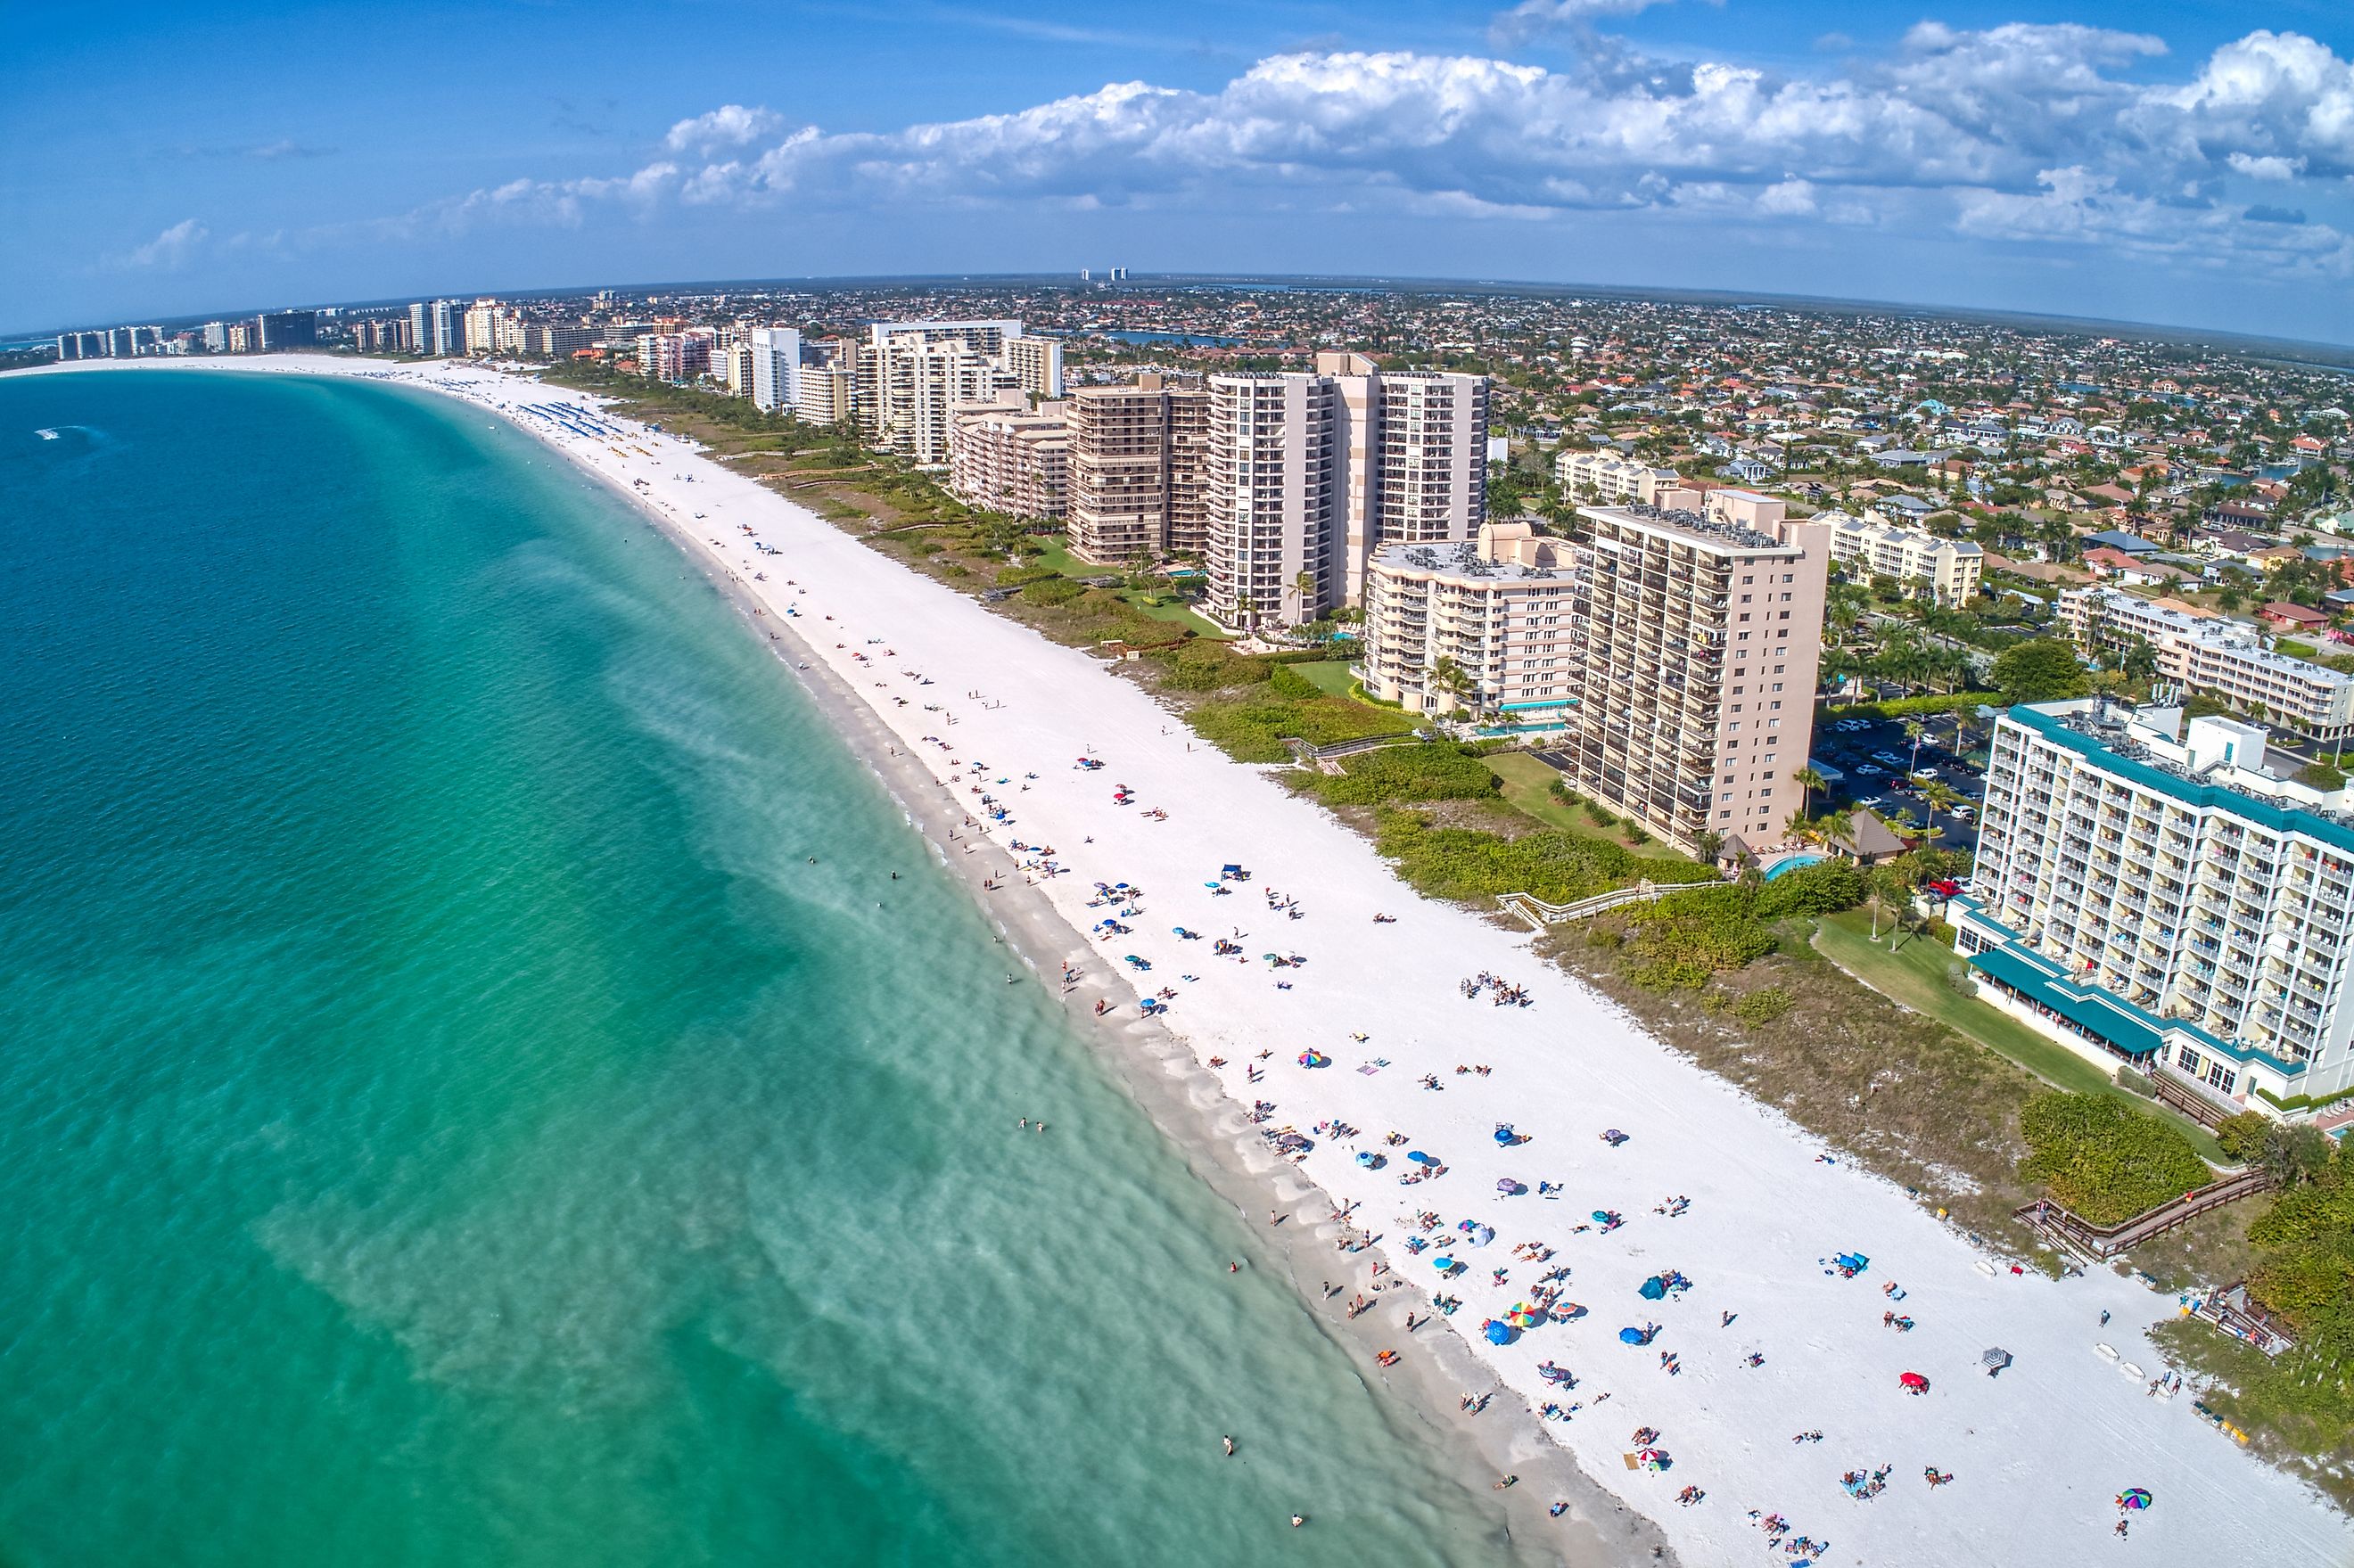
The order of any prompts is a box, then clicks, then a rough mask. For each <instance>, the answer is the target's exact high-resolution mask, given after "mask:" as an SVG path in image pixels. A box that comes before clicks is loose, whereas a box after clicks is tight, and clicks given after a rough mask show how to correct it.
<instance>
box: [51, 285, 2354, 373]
mask: <svg viewBox="0 0 2354 1568" xmlns="http://www.w3.org/2000/svg"><path fill="white" fill-rule="evenodd" d="M1154 283H1159V284H1160V285H1161V286H1163V287H1173V288H1194V289H1201V288H1207V289H1227V290H1235V291H1246V290H1249V289H1252V288H1270V287H1300V286H1305V287H1307V288H1310V289H1311V290H1312V289H1331V290H1341V289H1354V290H1359V291H1380V292H1387V293H1398V294H1416V293H1440V292H1449V291H1475V292H1480V293H1486V294H1490V295H1496V296H1505V297H1515V298H1539V299H1543V298H1572V297H1577V296H1585V295H1591V296H1594V297H1596V298H1601V299H1610V300H1617V301H1650V302H1659V303H1662V304H1691V305H1735V306H1739V305H1759V306H1769V307H1776V308H1781V309H1789V310H1799V311H1807V312H1813V313H1826V314H1838V315H1875V314H1885V315H1898V316H1905V317H1911V318H1925V319H1932V320H1943V321H1952V322H1958V323H1972V322H1980V323H1989V324H1995V325H2006V326H2018V325H2021V324H2025V323H2041V324H2043V325H2045V326H2046V327H2048V328H2049V329H2051V330H2057V331H2064V332H2069V333H2073V334H2079V335H2090V336H2110V337H2114V336H2121V335H2130V336H2132V337H2136V338H2139V339H2142V340H2145V341H2149V342H2158V343H2178V344H2179V343H2191V344H2210V345H2215V346H2225V345H2230V346H2233V347H2235V348H2237V349H2239V350H2240V351H2243V352H2248V351H2266V350H2270V351H2278V350H2296V351H2300V352H2302V353H2309V354H2310V353H2317V354H2321V355H2327V356H2328V357H2327V358H2326V359H2323V360H2319V361H2312V360H2296V361H2295V362H2296V363H2301V364H2306V365H2308V366H2310V367H2311V368H2314V369H2317V370H2324V371H2335V372H2354V344H2337V343H2327V342H2323V341H2320V340H2317V339H2307V338H2295V337H2283V336H2278V335H2274V334H2256V333H2245V332H2232V331H2228V330H2226V329H2223V328H2220V327H2192V326H2175V325H2168V324H2166V323H2158V322H2136V321H2123V320H2115V319H2111V318H2106V317H2099V316H2072V315H2062V314H2059V313H2053V312H2048V311H2027V310H2009V309H2002V308H1998V307H1993V306H1984V305H1943V304H1935V303H1931V302H1917V301H1896V300H1872V299H1856V298H1848V297H1842V296H1837V295H1829V294H1783V293H1771V292H1763V291H1739V290H1730V289H1685V288H1669V287H1644V286H1638V285H1635V284H1628V283H1556V282H1544V281H1534V280H1520V279H1499V278H1428V277H1409V276H1395V277H1393V276H1384V275H1380V274H1345V273H1317V272H1265V273H1262V272H1146V273H1137V272H1134V271H1130V272H1129V273H1128V275H1127V276H1126V277H1124V278H1123V279H1121V280H1120V281H1119V282H1118V283H1111V282H1108V281H1106V282H1102V283H1098V282H1097V281H1093V280H1090V281H1084V282H1083V281H1080V280H1079V278H1078V277H1077V276H1076V273H1074V272H1070V271H1055V272H905V273H900V272H878V273H865V274H858V275H829V276H816V275H811V276H807V277H789V276H780V277H769V278H707V279H695V280H670V281H647V282H632V283H594V284H584V285H578V286H565V287H561V288H525V289H507V290H504V291H498V294H499V297H501V298H504V299H512V300H546V299H569V298H574V297H577V296H579V295H583V294H593V293H596V292H598V291H600V290H608V289H610V290H612V291H615V292H620V293H644V292H663V291H719V290H726V289H775V288H790V289H794V290H799V291H820V292H822V291H827V290H836V289H842V290H846V289H852V288H869V289H873V288H916V287H923V286H929V287H936V288H937V287H949V288H959V287H961V288H971V289H985V288H1005V287H1010V286H1019V285H1028V286H1033V287H1059V288H1064V289H1067V290H1070V291H1074V292H1076V291H1089V290H1095V289H1102V290H1104V291H1119V292H1135V291H1138V290H1140V289H1143V288H1146V287H1148V286H1149V285H1151V284H1154ZM460 293H463V294H464V295H465V296H466V297H467V298H470V299H472V298H481V297H484V291H458V292H455V293H453V292H451V291H432V292H430V293H429V294H426V295H422V296H415V295H403V294H393V295H386V296H383V297H381V298H377V299H366V300H336V301H327V302H320V303H316V304H310V305H286V304H279V305H275V306H256V307H254V308H253V309H252V310H244V309H239V310H236V311H198V312H191V313H181V314H175V315H170V316H159V317H155V318H154V319H153V320H152V321H150V322H135V323H134V322H130V321H124V322H117V323H111V326H127V325H139V326H146V325H154V326H157V327H159V328H160V327H165V326H169V327H173V328H175V329H177V328H181V327H183V326H185V325H186V324H190V323H195V324H201V323H205V322H208V321H215V320H224V321H225V320H234V319H239V318H241V317H243V316H246V315H250V314H259V313H264V312H268V311H272V310H336V311H356V310H373V309H378V308H382V307H384V306H388V305H395V304H414V303H417V302H419V299H455V298H458V297H459V296H460ZM106 330H110V329H109V328H107V327H90V326H80V327H74V326H58V327H55V328H51V329H48V330H45V331H40V332H15V333H9V334H5V337H6V339H7V340H8V343H9V344H22V345H27V346H29V345H34V344H42V343H46V342H49V341H51V340H54V339H55V338H56V337H57V336H58V334H62V333H69V332H93V331H106ZM2250 356H2251V357H2254V358H2271V359H2279V358H2291V357H2292V356H2291V355H2283V354H2281V353H2278V352H2251V353H2250Z"/></svg>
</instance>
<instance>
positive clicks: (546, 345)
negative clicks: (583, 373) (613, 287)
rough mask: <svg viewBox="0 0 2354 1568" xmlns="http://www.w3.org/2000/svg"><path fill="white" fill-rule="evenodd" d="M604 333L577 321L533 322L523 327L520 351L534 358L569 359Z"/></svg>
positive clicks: (592, 345) (588, 347) (594, 342)
mask: <svg viewBox="0 0 2354 1568" xmlns="http://www.w3.org/2000/svg"><path fill="white" fill-rule="evenodd" d="M603 335H604V334H603V333H602V332H600V331H599V329H598V328H596V327H593V326H589V325H588V324H586V323H578V322H533V323H530V324H529V325H527V326H525V328H524V329H523V348H522V350H521V351H520V352H522V353H524V354H525V355H529V356H531V357H532V358H534V359H569V358H571V357H572V356H573V355H576V354H579V353H582V352H584V351H586V350H588V349H593V348H595V347H596V346H597V342H598V339H599V338H600V337H602V336H603Z"/></svg>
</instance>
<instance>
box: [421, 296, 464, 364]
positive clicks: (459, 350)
mask: <svg viewBox="0 0 2354 1568" xmlns="http://www.w3.org/2000/svg"><path fill="white" fill-rule="evenodd" d="M429 324H430V326H431V327H432V332H431V334H430V338H431V343H432V352H433V353H434V354H436V355H444V356H447V355H464V354H465V352H466V302H465V301H463V300H436V301H434V302H433V304H432V320H431V322H430V323H429Z"/></svg>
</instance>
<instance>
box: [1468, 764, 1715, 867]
mask: <svg viewBox="0 0 2354 1568" xmlns="http://www.w3.org/2000/svg"><path fill="white" fill-rule="evenodd" d="M1488 766H1489V768H1490V769H1491V770H1493V772H1494V773H1495V775H1496V777H1497V778H1499V779H1502V780H1503V781H1504V800H1505V801H1506V803H1508V804H1509V805H1511V807H1512V808H1513V809H1514V810H1518V811H1520V812H1521V813H1522V815H1524V816H1530V817H1534V818H1535V819H1536V820H1537V821H1540V822H1543V824H1544V825H1545V826H1546V827H1549V828H1559V829H1560V830H1561V831H1562V832H1567V833H1575V834H1577V835H1578V836H1579V837H1581V838H1588V839H1597V840H1600V841H1601V842H1605V843H1614V844H1617V846H1618V847H1619V848H1621V849H1623V850H1626V851H1627V852H1628V853H1630V854H1635V855H1639V856H1641V857H1642V858H1643V859H1645V860H1671V861H1676V862H1679V863H1682V864H1685V865H1690V864H1691V856H1689V855H1686V854H1681V853H1678V852H1677V850H1676V848H1675V846H1674V845H1672V844H1667V843H1662V842H1660V841H1659V840H1658V839H1652V840H1650V841H1649V842H1647V843H1640V844H1630V843H1628V842H1627V840H1626V837H1625V835H1623V834H1621V833H1617V832H1605V831H1604V830H1603V829H1601V828H1598V827H1596V826H1595V825H1594V819H1593V818H1591V817H1589V816H1587V815H1586V814H1585V809H1584V808H1583V807H1580V806H1564V805H1563V804H1562V803H1561V802H1560V801H1558V800H1554V799H1553V780H1554V779H1558V778H1560V777H1561V774H1560V773H1559V772H1558V771H1556V770H1555V769H1553V768H1549V767H1547V766H1546V765H1545V764H1544V762H1543V761H1542V760H1541V759H1539V758H1537V757H1535V756H1534V755H1533V754H1532V753H1530V752H1526V751H1499V752H1497V753H1496V754H1495V755H1493V756H1491V757H1490V758H1488Z"/></svg>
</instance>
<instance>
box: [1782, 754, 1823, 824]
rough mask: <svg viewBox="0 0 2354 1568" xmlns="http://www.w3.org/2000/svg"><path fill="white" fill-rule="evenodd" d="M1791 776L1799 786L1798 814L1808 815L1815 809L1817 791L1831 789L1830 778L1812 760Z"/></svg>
mask: <svg viewBox="0 0 2354 1568" xmlns="http://www.w3.org/2000/svg"><path fill="white" fill-rule="evenodd" d="M1790 778H1791V780H1792V781H1793V782H1794V783H1796V784H1797V786H1798V815H1800V816H1801V817H1804V816H1807V815H1808V814H1809V813H1810V811H1811V810H1812V809H1813V806H1814V793H1815V791H1816V790H1818V789H1829V788H1830V780H1829V779H1826V778H1824V777H1823V776H1822V772H1821V770H1820V769H1819V768H1816V767H1815V765H1814V764H1813V763H1811V762H1810V763H1808V764H1807V766H1806V767H1804V768H1799V769H1798V770H1797V772H1796V773H1793V774H1791V775H1790Z"/></svg>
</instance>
